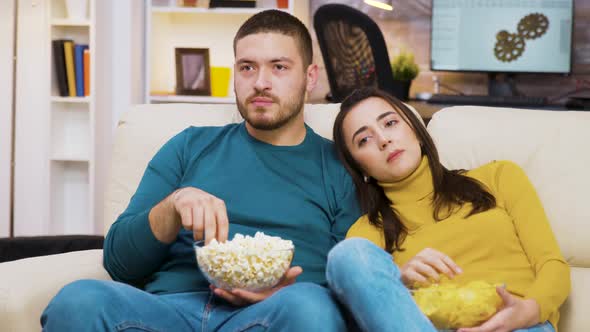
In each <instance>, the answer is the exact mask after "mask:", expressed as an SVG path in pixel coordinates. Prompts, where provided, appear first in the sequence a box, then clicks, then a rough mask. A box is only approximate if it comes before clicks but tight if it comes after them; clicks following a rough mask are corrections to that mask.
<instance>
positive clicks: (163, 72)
mask: <svg viewBox="0 0 590 332" xmlns="http://www.w3.org/2000/svg"><path fill="white" fill-rule="evenodd" d="M200 1H202V0H198V1H197V7H182V6H179V5H178V4H177V3H178V1H177V0H145V11H146V12H145V30H144V33H145V50H146V52H145V62H144V66H145V75H146V76H145V77H146V79H145V82H144V96H145V102H146V103H213V104H231V103H234V102H235V97H234V94H233V82H232V81H233V60H234V59H233V45H232V42H233V37H234V35H235V34H236V32H237V31H238V29H239V27H240V25H241V24H242V23H243V22H244V21H245V20H246V19H248V18H249V17H250V16H252V15H253V14H256V13H258V12H261V11H263V10H266V9H269V8H278V2H277V1H276V0H270V1H264V0H262V1H261V0H258V1H257V7H256V8H203V7H202V6H203V5H202V4H201V5H200V4H199V2H200ZM206 2H207V1H205V3H206ZM199 6H201V7H199ZM295 6H296V2H295V1H294V0H289V1H288V2H287V6H286V8H281V10H285V11H287V12H289V13H291V14H294V15H296V16H298V17H299V18H300V19H302V20H303V21H304V23H305V21H306V18H302V17H301V16H306V15H308V13H309V8H308V6H309V4H308V1H299V2H297V6H298V7H297V8H296V7H295ZM297 13H302V15H297ZM176 47H187V48H208V49H209V63H210V66H211V67H229V68H231V69H232V74H231V77H230V84H229V91H228V95H227V97H212V96H186V95H175V94H174V91H175V86H176V65H175V58H174V49H175V48H176Z"/></svg>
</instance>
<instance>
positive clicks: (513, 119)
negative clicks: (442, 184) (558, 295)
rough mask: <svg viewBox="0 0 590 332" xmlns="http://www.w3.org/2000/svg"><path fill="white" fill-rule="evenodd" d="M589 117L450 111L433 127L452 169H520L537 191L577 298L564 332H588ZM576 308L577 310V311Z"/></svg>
mask: <svg viewBox="0 0 590 332" xmlns="http://www.w3.org/2000/svg"><path fill="white" fill-rule="evenodd" d="M588 128H590V112H566V111H540V110H522V109H506V108H504V109H500V108H491V107H479V106H477V107H476V106H460V107H459V106H457V107H450V108H447V109H445V110H443V111H440V112H438V113H435V114H434V116H433V118H432V120H431V121H430V123H429V124H428V130H429V132H430V134H431V135H432V136H433V138H434V140H435V143H436V146H437V147H438V150H439V153H440V155H441V160H442V162H443V164H445V165H446V166H447V167H448V168H450V169H458V168H463V169H471V168H474V167H477V166H480V165H482V164H485V163H487V162H489V161H492V160H503V159H507V160H512V161H514V162H516V163H517V164H519V165H520V166H521V167H522V168H523V169H524V170H525V171H526V173H527V175H528V176H529V178H530V180H531V182H532V183H533V185H534V186H535V189H536V190H537V193H538V194H539V197H540V198H541V201H542V202H543V205H544V207H545V211H546V213H547V216H548V218H549V221H550V223H551V227H552V229H553V232H554V233H555V235H556V237H557V241H558V242H559V245H560V247H561V250H562V253H563V255H564V257H565V258H566V260H567V261H568V262H569V264H570V266H572V293H571V295H570V298H569V299H568V301H567V302H566V304H565V306H564V307H563V308H562V310H561V315H562V316H561V320H560V324H559V327H560V331H576V332H577V331H590V316H589V315H588V312H589V311H588V308H590V201H589V198H590V195H589V194H588V191H589V190H590V174H589V171H590V152H589V151H590V131H589V130H588ZM574 304H575V305H574Z"/></svg>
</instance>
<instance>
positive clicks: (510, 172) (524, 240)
mask: <svg viewBox="0 0 590 332" xmlns="http://www.w3.org/2000/svg"><path fill="white" fill-rule="evenodd" d="M497 185H498V189H499V194H500V197H501V199H502V200H503V201H504V204H505V206H506V210H507V212H508V214H509V215H510V216H511V217H512V220H513V223H514V226H515V228H516V232H517V234H518V237H519V239H520V241H521V244H522V247H523V249H524V251H525V253H526V255H527V257H528V259H529V261H530V263H531V265H532V266H533V268H534V269H535V273H536V278H535V281H534V282H533V283H532V284H531V285H530V287H529V289H528V290H527V291H526V292H525V294H524V297H525V298H530V299H534V300H536V301H537V303H538V304H539V307H540V313H539V314H540V322H544V321H546V320H547V319H548V318H549V316H550V314H551V313H553V312H555V311H557V310H558V308H559V307H560V306H561V304H563V302H564V301H565V299H566V298H567V296H568V294H569V292H570V287H571V285H570V283H571V281H570V269H569V265H568V263H567V262H566V261H565V259H564V258H563V256H562V254H561V252H560V249H559V246H558V244H557V241H556V239H555V236H554V234H553V231H552V230H551V226H550V224H549V220H548V219H547V216H546V214H545V211H544V209H543V206H542V203H541V200H540V199H539V197H538V195H537V193H536V191H535V188H534V187H533V184H532V183H531V182H530V181H529V179H528V177H527V175H526V174H525V172H524V171H523V170H522V169H521V168H520V167H519V166H518V165H516V164H514V163H511V162H502V164H501V165H500V166H499V170H498V173H497Z"/></svg>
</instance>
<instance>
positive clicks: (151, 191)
mask: <svg viewBox="0 0 590 332" xmlns="http://www.w3.org/2000/svg"><path fill="white" fill-rule="evenodd" d="M306 130H307V133H306V136H305V139H304V141H303V142H302V143H301V144H299V145H296V146H273V145H270V144H266V143H264V142H261V141H258V140H256V139H255V138H253V137H252V136H250V135H249V134H248V132H247V130H246V127H245V125H244V123H241V124H231V125H227V126H225V127H199V128H197V127H190V128H187V129H185V130H184V131H182V132H181V133H180V134H178V135H176V136H175V137H173V138H172V139H170V140H169V141H168V142H167V143H166V144H165V145H164V146H163V147H162V148H161V149H160V150H159V151H158V153H157V154H156V155H155V156H154V157H153V159H152V160H151V161H150V163H149V164H148V166H147V169H146V171H145V173H144V175H143V178H142V180H141V182H140V184H139V187H138V188H137V191H136V193H135V194H134V195H133V197H132V198H131V201H130V202H129V206H128V207H127V209H126V210H125V211H124V212H123V213H122V214H121V215H120V216H119V218H117V220H116V221H115V223H114V224H113V226H112V227H111V229H110V230H109V232H108V234H107V236H106V239H105V243H104V266H105V268H106V270H107V271H108V272H109V274H110V275H111V277H112V278H113V279H114V280H117V281H122V282H126V283H131V284H137V283H142V284H145V289H146V290H147V291H148V292H151V293H177V292H187V291H197V290H206V289H208V283H207V282H206V280H205V278H204V277H203V275H202V274H201V273H200V271H199V269H198V267H197V265H196V260H195V254H194V251H193V247H192V244H193V237H192V232H188V231H186V230H184V229H183V230H182V231H180V233H179V234H178V236H177V238H176V241H175V242H173V243H172V244H164V243H162V242H160V241H158V240H157V239H156V238H155V236H154V234H153V233H152V231H151V228H150V226H149V220H148V215H149V212H150V210H151V208H152V207H154V206H155V205H156V204H158V203H159V202H160V201H162V200H163V199H164V198H166V197H167V196H168V195H170V193H172V192H173V191H174V190H176V189H178V188H182V187H189V186H192V187H196V188H199V189H202V190H204V191H206V192H208V193H210V194H212V195H214V196H216V197H218V198H220V199H222V200H223V201H224V202H225V204H226V207H227V212H228V218H229V222H230V226H229V238H230V239H231V238H233V236H234V234H236V233H241V234H248V235H254V233H255V232H256V231H263V232H264V233H265V234H269V235H274V236H280V237H282V238H284V239H289V240H292V241H293V244H294V245H295V256H294V258H293V265H295V266H301V267H302V268H303V274H302V275H301V276H299V278H298V281H309V282H314V283H318V284H322V285H325V266H326V258H327V254H328V251H329V250H330V249H331V248H332V246H334V245H335V244H336V243H337V242H338V241H340V240H341V239H343V238H344V235H345V234H346V232H347V230H348V228H349V227H350V226H351V225H352V223H354V221H355V220H356V219H357V218H358V217H359V216H360V215H361V212H360V209H359V207H358V203H357V202H356V197H355V194H354V187H353V184H352V180H351V179H350V177H349V176H348V174H347V173H346V171H345V170H344V168H343V167H342V165H341V164H340V163H339V161H338V159H337V157H336V154H335V151H334V148H333V145H332V143H331V142H330V141H329V140H326V139H324V138H322V137H321V136H319V135H317V134H316V133H315V132H313V130H312V129H311V128H309V127H306Z"/></svg>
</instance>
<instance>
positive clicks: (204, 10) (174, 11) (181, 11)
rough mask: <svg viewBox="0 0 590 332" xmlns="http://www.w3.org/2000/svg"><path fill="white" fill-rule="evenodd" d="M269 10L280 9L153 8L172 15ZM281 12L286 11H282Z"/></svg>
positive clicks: (243, 12)
mask: <svg viewBox="0 0 590 332" xmlns="http://www.w3.org/2000/svg"><path fill="white" fill-rule="evenodd" d="M267 9H279V8H198V7H173V6H170V7H168V6H166V7H165V6H153V7H152V12H154V13H170V14H256V13H259V12H261V11H264V10H267ZM281 10H285V9H282V8H281Z"/></svg>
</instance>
